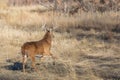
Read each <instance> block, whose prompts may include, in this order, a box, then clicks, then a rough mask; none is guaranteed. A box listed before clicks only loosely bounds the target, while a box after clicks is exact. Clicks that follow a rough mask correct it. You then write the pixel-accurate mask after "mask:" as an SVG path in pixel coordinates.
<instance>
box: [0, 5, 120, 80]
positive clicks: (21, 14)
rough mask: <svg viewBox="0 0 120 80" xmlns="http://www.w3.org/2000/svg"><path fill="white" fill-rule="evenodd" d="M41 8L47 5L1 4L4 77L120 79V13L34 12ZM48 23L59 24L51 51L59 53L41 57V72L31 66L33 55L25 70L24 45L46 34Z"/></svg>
mask: <svg viewBox="0 0 120 80" xmlns="http://www.w3.org/2000/svg"><path fill="white" fill-rule="evenodd" d="M36 8H37V9H38V8H40V9H41V7H38V6H36V7H35V6H34V7H33V6H32V8H29V7H27V8H26V7H10V8H6V9H1V12H0V32H1V34H0V41H1V43H0V54H1V55H0V80H119V79H120V22H119V21H120V12H112V11H111V12H105V13H97V12H96V13H92V12H88V13H86V12H84V13H78V14H75V15H69V14H63V13H59V12H56V13H53V12H52V11H45V12H42V13H41V12H36V11H35V12H31V9H33V10H34V9H36ZM42 9H43V7H42ZM11 11H12V12H11ZM53 14H54V15H53ZM44 23H47V26H48V27H50V26H54V27H55V29H54V31H53V34H54V38H53V40H52V48H51V52H52V53H53V55H55V56H57V57H58V58H57V59H55V60H52V59H51V58H49V57H48V58H46V59H45V60H44V61H41V60H40V58H38V57H36V67H37V68H38V72H35V71H34V70H32V69H31V61H30V60H28V63H27V65H26V69H27V72H26V73H25V74H24V73H23V72H22V63H21V61H22V56H21V51H20V49H21V46H22V45H23V43H25V42H28V41H37V40H40V39H42V37H43V36H44V34H45V32H44V31H43V30H42V25H43V24H44Z"/></svg>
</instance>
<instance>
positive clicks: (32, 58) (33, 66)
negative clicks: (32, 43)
mask: <svg viewBox="0 0 120 80" xmlns="http://www.w3.org/2000/svg"><path fill="white" fill-rule="evenodd" d="M30 58H31V61H32V68H33V69H35V71H37V68H36V66H35V56H31V57H30Z"/></svg>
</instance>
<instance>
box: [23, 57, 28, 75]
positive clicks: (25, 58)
mask: <svg viewBox="0 0 120 80" xmlns="http://www.w3.org/2000/svg"><path fill="white" fill-rule="evenodd" d="M26 62H27V55H23V62H22V63H23V64H22V65H23V66H22V67H23V72H24V73H25V65H26Z"/></svg>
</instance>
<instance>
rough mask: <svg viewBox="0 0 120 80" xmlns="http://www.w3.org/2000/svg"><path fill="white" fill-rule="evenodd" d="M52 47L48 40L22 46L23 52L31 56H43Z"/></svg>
mask: <svg viewBox="0 0 120 80" xmlns="http://www.w3.org/2000/svg"><path fill="white" fill-rule="evenodd" d="M50 47H51V43H49V42H48V41H47V40H44V39H42V40H40V41H35V42H26V43H24V44H23V46H22V52H23V54H24V53H27V54H30V53H34V54H43V53H44V52H45V50H46V49H47V50H49V49H50Z"/></svg>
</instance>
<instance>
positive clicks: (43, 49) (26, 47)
mask: <svg viewBox="0 0 120 80" xmlns="http://www.w3.org/2000/svg"><path fill="white" fill-rule="evenodd" d="M52 29H53V28H52ZM52 29H50V28H49V29H47V28H46V34H45V35H44V37H43V39H41V40H39V41H33V42H26V43H24V44H23V46H22V47H21V52H22V57H23V72H25V65H26V62H27V58H28V57H29V58H30V59H31V61H32V67H33V68H34V69H35V70H37V69H36V67H35V56H36V55H42V56H43V57H44V56H51V57H52V58H53V59H54V58H55V57H54V56H53V55H52V54H51V52H50V48H51V43H52V35H53V34H52Z"/></svg>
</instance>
